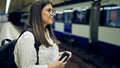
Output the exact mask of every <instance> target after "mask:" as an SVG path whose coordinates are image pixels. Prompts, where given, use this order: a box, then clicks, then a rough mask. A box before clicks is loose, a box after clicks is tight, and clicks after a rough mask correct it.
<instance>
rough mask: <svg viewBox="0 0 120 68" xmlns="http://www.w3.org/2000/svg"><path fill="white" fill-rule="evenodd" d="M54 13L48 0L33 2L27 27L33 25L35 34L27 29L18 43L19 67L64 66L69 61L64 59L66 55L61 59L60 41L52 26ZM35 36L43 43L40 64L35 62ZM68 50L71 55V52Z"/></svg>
mask: <svg viewBox="0 0 120 68" xmlns="http://www.w3.org/2000/svg"><path fill="white" fill-rule="evenodd" d="M54 15H55V11H54V10H53V7H52V3H51V2H49V1H48V0H39V1H35V2H34V3H33V4H32V6H31V9H30V16H29V22H28V23H27V24H26V28H28V27H31V28H32V30H33V33H34V35H33V34H32V33H31V32H29V31H26V32H24V33H23V34H22V35H21V36H20V38H19V39H18V41H17V43H16V46H15V50H14V57H15V63H16V65H17V66H18V68H64V66H65V64H66V63H67V61H66V62H63V60H64V59H65V58H66V57H65V58H63V59H62V60H61V61H59V59H60V56H61V54H60V53H59V49H58V46H57V45H58V44H60V41H58V40H57V39H56V37H55V36H54V34H53V31H52V28H51V24H52V23H53V18H54ZM34 38H35V39H36V41H37V42H39V43H40V44H41V45H40V47H39V51H38V57H39V60H38V62H39V64H38V65H36V64H35V63H36V61H37V55H36V50H35V48H34V43H35V39H34ZM67 52H68V53H69V54H70V57H71V52H69V51H67ZM70 57H69V58H70Z"/></svg>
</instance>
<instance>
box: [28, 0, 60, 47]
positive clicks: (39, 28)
mask: <svg viewBox="0 0 120 68" xmlns="http://www.w3.org/2000/svg"><path fill="white" fill-rule="evenodd" d="M47 4H51V5H52V3H51V2H50V1H48V0H39V1H35V2H34V3H33V4H32V5H31V8H30V14H29V18H28V23H27V24H26V28H28V27H32V28H33V32H34V36H35V38H36V40H37V41H38V42H39V43H41V44H43V45H45V46H46V47H49V46H52V45H51V44H50V43H49V42H48V41H47V39H46V38H45V33H44V31H45V29H46V28H47V29H48V30H49V34H50V37H51V39H52V40H53V41H54V42H55V43H56V44H59V43H60V41H59V40H57V39H56V37H55V35H54V33H53V30H52V27H51V25H47V26H46V28H44V25H43V21H42V15H41V12H42V9H43V8H44V7H45V6H46V5H47Z"/></svg>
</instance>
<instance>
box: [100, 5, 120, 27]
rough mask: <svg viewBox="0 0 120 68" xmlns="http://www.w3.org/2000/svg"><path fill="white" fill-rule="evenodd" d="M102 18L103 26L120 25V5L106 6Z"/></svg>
mask: <svg viewBox="0 0 120 68" xmlns="http://www.w3.org/2000/svg"><path fill="white" fill-rule="evenodd" d="M103 18H104V19H103ZM100 20H101V21H100V23H101V24H100V25H102V26H110V27H120V7H119V6H118V7H116V6H114V7H104V10H102V11H101V17H100Z"/></svg>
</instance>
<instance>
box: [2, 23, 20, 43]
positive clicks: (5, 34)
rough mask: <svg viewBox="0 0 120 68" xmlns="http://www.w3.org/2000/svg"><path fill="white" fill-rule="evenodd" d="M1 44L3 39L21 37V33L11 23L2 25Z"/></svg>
mask: <svg viewBox="0 0 120 68" xmlns="http://www.w3.org/2000/svg"><path fill="white" fill-rule="evenodd" d="M0 25H1V26H0V42H1V40H3V39H11V40H13V39H16V38H17V37H18V36H19V31H18V30H17V29H16V28H15V26H14V25H13V24H12V23H11V22H2V23H0Z"/></svg>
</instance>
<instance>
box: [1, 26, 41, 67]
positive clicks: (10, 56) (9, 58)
mask: <svg viewBox="0 0 120 68" xmlns="http://www.w3.org/2000/svg"><path fill="white" fill-rule="evenodd" d="M25 31H30V32H31V33H33V31H32V29H31V28H27V29H26V30H25ZM25 31H23V32H22V33H21V34H20V36H21V35H22V34H23V33H24V32H25ZM33 35H34V34H33ZM20 36H19V37H20ZM19 37H18V38H19ZM18 38H17V39H14V40H10V39H4V40H2V41H1V46H0V68H18V67H17V65H16V63H15V61H14V48H15V45H16V42H17V40H18ZM5 41H8V43H7V44H5ZM39 45H40V44H39V43H37V41H36V39H35V44H34V47H35V49H36V53H37V61H36V65H37V64H39V62H38V59H39V57H38V51H39Z"/></svg>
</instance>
